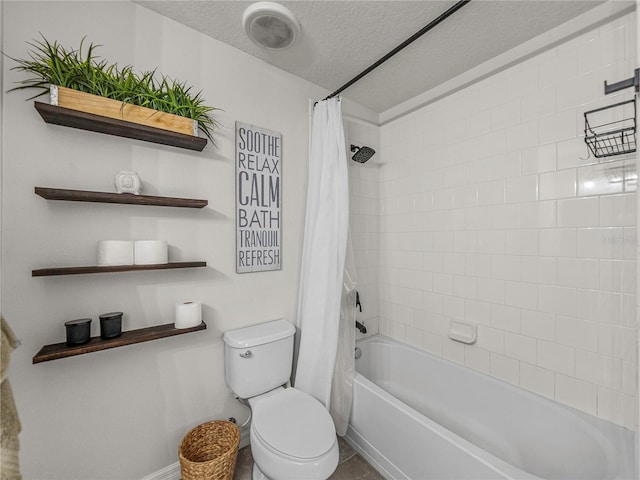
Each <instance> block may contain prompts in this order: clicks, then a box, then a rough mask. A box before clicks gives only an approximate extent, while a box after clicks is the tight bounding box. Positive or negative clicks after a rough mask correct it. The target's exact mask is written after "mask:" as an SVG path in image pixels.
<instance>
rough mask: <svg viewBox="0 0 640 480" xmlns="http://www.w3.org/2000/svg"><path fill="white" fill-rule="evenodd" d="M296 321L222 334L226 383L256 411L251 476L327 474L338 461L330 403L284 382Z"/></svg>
mask: <svg viewBox="0 0 640 480" xmlns="http://www.w3.org/2000/svg"><path fill="white" fill-rule="evenodd" d="M295 331H296V329H295V327H294V326H293V325H292V324H291V323H289V322H287V321H285V320H275V321H272V322H267V323H262V324H259V325H255V326H252V327H247V328H240V329H237V330H230V331H228V332H226V333H225V334H224V337H223V339H224V343H225V377H226V380H227V385H228V386H229V388H231V390H232V391H233V392H234V393H235V394H236V395H237V396H238V397H240V398H244V399H247V400H248V401H249V405H250V407H251V411H252V417H253V418H252V422H251V453H252V455H253V459H254V461H255V463H254V465H253V480H326V479H327V478H328V477H329V476H330V475H331V474H332V473H333V472H334V470H335V469H336V467H337V465H338V440H337V437H336V431H335V426H334V424H333V420H332V418H331V415H329V412H328V411H327V409H326V408H325V407H324V405H322V403H320V402H319V401H318V400H316V399H315V398H314V397H312V396H311V395H309V394H307V393H305V392H302V391H300V390H297V389H295V388H285V387H284V386H285V384H287V383H288V382H289V378H290V376H291V368H292V363H293V336H294V334H295Z"/></svg>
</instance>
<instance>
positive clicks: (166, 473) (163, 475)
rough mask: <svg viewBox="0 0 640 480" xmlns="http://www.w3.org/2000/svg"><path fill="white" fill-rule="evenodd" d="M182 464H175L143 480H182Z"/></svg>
mask: <svg viewBox="0 0 640 480" xmlns="http://www.w3.org/2000/svg"><path fill="white" fill-rule="evenodd" d="M181 477H182V475H181V474H180V462H176V463H173V464H171V465H169V466H168V467H164V468H163V469H161V470H158V471H157V472H154V473H151V474H149V475H147V476H146V477H144V478H143V479H141V480H180V478H181Z"/></svg>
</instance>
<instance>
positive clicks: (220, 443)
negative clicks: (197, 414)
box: [178, 420, 240, 480]
mask: <svg viewBox="0 0 640 480" xmlns="http://www.w3.org/2000/svg"><path fill="white" fill-rule="evenodd" d="M239 443H240V429H239V428H238V426H237V425H236V424H235V423H231V422H227V421H226V420H214V421H211V422H207V423H203V424H202V425H198V426H197V427H195V428H193V429H191V430H190V431H189V433H187V434H186V435H185V437H184V438H183V439H182V443H181V444H180V449H179V450H178V455H179V457H180V472H181V473H182V480H232V479H233V472H234V470H235V468H236V457H237V456H238V445H239Z"/></svg>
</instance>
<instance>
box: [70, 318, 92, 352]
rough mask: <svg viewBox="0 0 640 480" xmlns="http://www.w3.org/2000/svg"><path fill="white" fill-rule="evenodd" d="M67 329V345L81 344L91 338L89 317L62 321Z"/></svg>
mask: <svg viewBox="0 0 640 480" xmlns="http://www.w3.org/2000/svg"><path fill="white" fill-rule="evenodd" d="M64 326H65V328H66V330H67V345H68V346H69V347H73V346H75V345H83V344H85V343H87V342H88V341H89V340H91V319H90V318H79V319H77V320H69V321H68V322H65V323H64Z"/></svg>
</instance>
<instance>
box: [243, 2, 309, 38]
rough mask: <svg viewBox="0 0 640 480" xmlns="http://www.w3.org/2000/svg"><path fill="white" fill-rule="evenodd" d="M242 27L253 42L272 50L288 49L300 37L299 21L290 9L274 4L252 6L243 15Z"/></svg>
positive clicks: (263, 3)
mask: <svg viewBox="0 0 640 480" xmlns="http://www.w3.org/2000/svg"><path fill="white" fill-rule="evenodd" d="M242 25H243V26H244V31H245V32H246V34H247V36H248V37H249V38H250V39H251V41H253V42H254V43H255V44H256V45H259V46H261V47H264V48H269V49H271V50H279V49H282V48H287V47H288V46H289V45H291V44H292V43H293V42H295V40H296V38H298V36H299V35H300V23H299V22H298V19H297V18H296V17H295V16H294V15H293V13H291V11H289V9H288V8H286V7H283V6H282V5H280V4H278V3H273V2H258V3H254V4H252V5H250V6H249V7H248V8H247V9H246V10H245V11H244V14H243V15H242Z"/></svg>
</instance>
